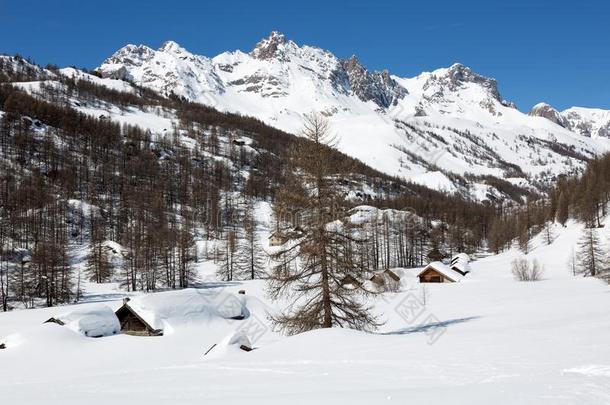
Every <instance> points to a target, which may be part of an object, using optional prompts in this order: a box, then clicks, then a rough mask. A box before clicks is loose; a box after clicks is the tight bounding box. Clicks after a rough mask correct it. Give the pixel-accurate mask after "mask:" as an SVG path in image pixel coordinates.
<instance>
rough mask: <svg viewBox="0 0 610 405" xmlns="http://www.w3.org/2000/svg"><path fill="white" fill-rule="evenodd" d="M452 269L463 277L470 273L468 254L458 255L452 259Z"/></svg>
mask: <svg viewBox="0 0 610 405" xmlns="http://www.w3.org/2000/svg"><path fill="white" fill-rule="evenodd" d="M451 268H452V269H453V270H456V271H458V272H460V273H462V274H463V275H465V274H466V273H469V272H470V256H468V255H467V254H466V253H458V254H457V255H455V256H453V258H452V259H451Z"/></svg>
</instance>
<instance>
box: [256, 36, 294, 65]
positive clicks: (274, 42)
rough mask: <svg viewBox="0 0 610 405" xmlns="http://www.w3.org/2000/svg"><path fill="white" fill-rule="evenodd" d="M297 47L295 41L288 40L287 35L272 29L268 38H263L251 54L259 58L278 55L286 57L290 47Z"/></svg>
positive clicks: (278, 56)
mask: <svg viewBox="0 0 610 405" xmlns="http://www.w3.org/2000/svg"><path fill="white" fill-rule="evenodd" d="M290 48H293V49H296V48H297V46H296V44H295V43H294V42H292V41H290V40H287V39H286V36H285V35H284V34H282V33H281V32H279V31H271V33H270V34H269V36H268V37H267V38H263V39H261V40H260V41H259V42H258V43H257V44H256V46H255V47H254V49H252V52H250V55H251V56H252V57H254V58H257V59H271V58H274V57H277V58H279V59H285V56H286V52H287V51H288V50H289V49H290Z"/></svg>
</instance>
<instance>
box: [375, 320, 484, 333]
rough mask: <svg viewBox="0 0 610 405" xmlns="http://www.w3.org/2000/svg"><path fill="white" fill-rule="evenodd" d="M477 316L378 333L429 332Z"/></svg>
mask: <svg viewBox="0 0 610 405" xmlns="http://www.w3.org/2000/svg"><path fill="white" fill-rule="evenodd" d="M479 318H480V316H469V317H467V318H457V319H449V320H447V321H440V322H431V323H426V324H419V325H415V326H407V327H406V328H401V329H397V330H394V331H392V332H385V333H380V335H408V334H410V333H421V332H429V331H430V330H433V329H438V328H446V327H448V326H451V325H455V324H458V323H464V322H469V321H473V320H475V319H479Z"/></svg>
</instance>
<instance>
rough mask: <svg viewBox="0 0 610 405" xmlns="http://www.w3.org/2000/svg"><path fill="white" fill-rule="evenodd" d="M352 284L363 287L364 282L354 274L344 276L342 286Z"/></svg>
mask: <svg viewBox="0 0 610 405" xmlns="http://www.w3.org/2000/svg"><path fill="white" fill-rule="evenodd" d="M348 285H351V286H353V287H361V286H362V283H361V282H360V281H359V280H358V279H357V278H356V277H354V276H352V275H350V274H348V275H347V276H345V277H343V279H341V286H342V287H345V286H348Z"/></svg>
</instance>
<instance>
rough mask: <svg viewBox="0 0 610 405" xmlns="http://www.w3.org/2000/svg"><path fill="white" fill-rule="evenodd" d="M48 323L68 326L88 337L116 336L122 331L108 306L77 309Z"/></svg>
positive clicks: (55, 317)
mask: <svg viewBox="0 0 610 405" xmlns="http://www.w3.org/2000/svg"><path fill="white" fill-rule="evenodd" d="M46 322H54V323H57V324H59V325H63V326H66V327H67V328H69V329H71V330H73V331H75V332H77V333H80V334H82V335H85V336H88V337H102V336H111V335H116V334H117V333H119V332H120V330H121V325H120V324H119V320H118V318H117V317H116V316H115V314H114V311H112V309H110V308H109V307H107V306H106V305H99V306H95V307H88V308H85V309H77V310H75V311H72V312H68V313H65V314H61V315H57V316H54V317H53V318H51V319H49V320H47V321H46ZM46 322H45V323H46Z"/></svg>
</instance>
